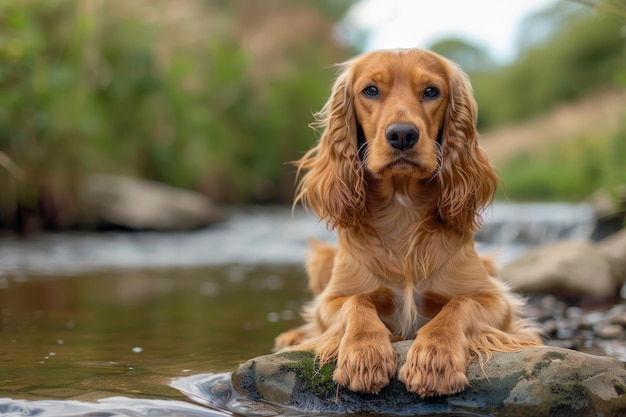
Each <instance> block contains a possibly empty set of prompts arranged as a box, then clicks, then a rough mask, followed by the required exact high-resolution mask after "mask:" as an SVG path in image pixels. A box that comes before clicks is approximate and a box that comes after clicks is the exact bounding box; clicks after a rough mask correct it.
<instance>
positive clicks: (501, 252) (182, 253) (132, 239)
mask: <svg viewBox="0 0 626 417" xmlns="http://www.w3.org/2000/svg"><path fill="white" fill-rule="evenodd" d="M484 220H485V222H484V227H483V230H482V231H481V232H479V233H478V234H477V236H476V237H477V241H478V242H479V246H478V249H479V251H483V252H493V251H494V250H495V251H497V254H498V256H499V259H500V262H502V263H506V262H508V261H510V260H512V259H514V258H515V257H516V256H518V255H519V254H520V253H522V252H523V251H525V250H527V249H528V248H529V247H532V246H534V245H538V244H543V243H547V242H551V241H555V240H559V239H568V238H586V237H588V236H590V234H591V232H592V230H593V227H594V215H593V211H592V210H591V208H590V206H588V205H573V204H543V203H542V204H502V203H496V204H494V205H493V206H492V208H490V209H489V210H488V211H487V212H485V213H484ZM310 237H316V238H318V239H321V240H326V241H331V242H332V241H333V240H334V235H333V234H332V233H330V232H328V231H327V230H326V228H325V226H324V225H323V224H320V223H319V222H318V220H317V218H316V217H315V216H314V215H313V214H307V213H305V212H304V211H303V210H301V209H298V210H296V211H295V212H294V213H293V215H292V213H291V209H290V208H288V207H271V208H234V209H232V210H231V213H230V216H229V219H228V220H227V221H226V222H224V223H221V224H218V225H215V226H213V227H210V228H206V229H202V230H196V231H190V232H176V233H156V232H139V233H125V232H101V233H77V232H72V233H44V234H40V235H35V236H31V237H29V238H27V239H20V238H9V237H5V238H0V275H2V274H7V273H11V274H16V273H17V274H19V273H36V274H67V273H69V274H73V273H82V272H89V271H101V270H111V269H127V268H170V267H200V266H209V265H225V264H292V263H301V262H303V260H304V257H305V255H306V251H307V239H308V238H310Z"/></svg>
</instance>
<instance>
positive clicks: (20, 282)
mask: <svg viewBox="0 0 626 417" xmlns="http://www.w3.org/2000/svg"><path fill="white" fill-rule="evenodd" d="M555 207H556V206H545V205H541V206H533V207H523V209H522V211H523V212H524V213H529V212H530V211H533V213H534V216H535V217H534V218H535V219H537V218H542V217H541V213H542V212H544V214H545V213H548V212H552V211H553V209H554V208H555ZM501 208H504V209H497V208H494V210H493V211H492V212H490V213H487V214H486V218H487V226H488V227H492V230H495V231H497V230H498V229H499V228H498V227H496V226H493V224H496V223H497V221H500V220H497V219H502V218H503V217H504V218H505V219H506V217H507V216H508V217H510V220H509V221H506V220H505V221H502V224H503V225H504V226H503V227H510V225H511V220H516V221H517V220H520V221H518V222H517V224H518V226H516V227H517V230H518V232H517V236H524V235H529V234H528V233H527V232H525V230H526V231H527V230H528V228H525V227H524V226H523V225H522V224H523V221H522V220H523V218H522V216H520V215H519V213H517V214H516V213H515V210H514V209H512V208H511V207H504V206H502V207H501ZM507 211H509V212H511V213H512V214H508V215H507V214H506V212H507ZM559 212H560V215H559V221H563V220H566V223H567V222H569V223H567V224H570V223H571V224H576V225H578V226H577V227H570V226H566V228H568V231H567V233H568V237H570V236H575V235H576V234H583V235H584V234H585V233H590V226H589V225H590V224H591V219H590V217H589V214H588V211H586V209H584V210H583V209H580V207H579V206H562V207H560V209H559ZM503 213H504V214H503ZM490 216H493V217H490ZM490 222H491V223H490ZM490 224H491V225H492V226H489V225H490ZM551 224H552V223H551ZM500 229H501V227H500ZM562 229H564V228H562ZM563 233H565V232H563ZM513 235H515V234H514V233H510V232H507V233H497V232H493V236H499V239H500V240H497V239H495V238H493V237H491V238H489V239H491V241H488V242H484V243H483V244H482V245H481V249H482V250H492V249H493V248H494V247H496V246H497V247H500V248H501V251H500V252H501V255H503V258H504V260H505V261H506V259H512V258H513V257H515V256H516V255H517V254H519V253H520V252H522V251H523V250H525V249H526V248H527V247H529V245H532V244H533V243H532V242H529V241H522V242H520V241H519V239H516V238H511V236H513ZM535 235H536V234H535ZM310 236H314V237H317V238H320V239H323V240H328V241H332V240H334V236H333V235H332V234H331V233H329V232H328V231H326V229H325V228H324V227H323V225H320V224H318V223H317V221H316V220H315V218H313V217H311V216H307V215H306V214H305V213H303V212H302V211H296V212H295V213H294V215H293V216H291V213H290V210H289V209H288V208H272V209H263V210H254V211H249V210H246V209H242V210H236V211H234V212H233V216H232V217H231V219H230V220H229V221H228V222H226V223H224V224H221V225H218V226H216V227H214V228H210V229H206V230H199V231H195V232H188V233H176V234H163V233H135V234H127V233H101V234H81V233H68V234H48V235H40V236H33V237H31V238H29V239H26V240H17V239H14V238H10V237H5V238H2V239H0V320H1V321H0V369H1V370H2V372H1V373H0V416H24V415H38V416H54V417H57V416H83V417H86V416H90V417H95V416H213V417H215V416H224V415H233V414H236V415H245V416H257V415H258V416H268V415H282V416H288V415H301V413H297V412H295V411H293V410H285V409H281V408H279V407H277V406H274V405H269V404H264V403H254V402H249V401H246V400H245V399H242V398H238V397H237V396H236V395H235V394H234V393H233V392H232V391H231V390H230V389H229V387H228V384H227V382H228V375H229V374H228V373H229V372H230V371H232V370H234V369H235V368H236V367H237V366H238V365H239V364H240V363H243V362H245V361H246V360H247V359H249V358H251V357H255V356H259V355H263V354H267V353H269V352H270V351H271V348H272V346H273V339H274V337H275V336H276V335H278V334H279V333H281V332H282V331H284V330H287V329H289V328H291V327H293V326H295V325H297V324H299V323H300V321H299V320H300V319H299V316H298V311H299V309H300V306H301V305H302V303H303V302H304V301H305V300H307V299H308V298H309V296H308V294H307V291H306V282H305V276H304V272H303V269H302V266H301V263H302V261H303V259H304V255H305V253H306V247H307V244H306V239H307V238H308V237H310ZM485 236H488V235H485ZM533 236H534V235H533ZM555 236H557V238H558V237H562V235H558V234H557V235H554V234H553V233H548V234H546V235H545V236H544V237H545V239H548V240H549V239H552V238H555ZM503 239H504V240H503ZM506 239H510V240H509V241H507V240H506ZM483 240H487V238H484V239H483Z"/></svg>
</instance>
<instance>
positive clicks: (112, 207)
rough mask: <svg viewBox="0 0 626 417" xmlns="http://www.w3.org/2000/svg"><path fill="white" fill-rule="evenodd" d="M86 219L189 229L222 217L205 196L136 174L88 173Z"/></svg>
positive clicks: (138, 226)
mask: <svg viewBox="0 0 626 417" xmlns="http://www.w3.org/2000/svg"><path fill="white" fill-rule="evenodd" d="M81 197H82V203H83V205H84V206H85V208H86V210H87V212H88V213H89V214H88V215H87V216H86V217H87V218H88V222H90V223H94V222H95V223H96V224H104V225H107V226H113V227H122V228H126V229H131V230H135V229H137V230H158V231H167V230H189V229H197V228H200V227H204V226H208V225H211V224H213V223H215V222H218V221H221V220H223V218H224V214H223V213H222V211H221V210H219V209H218V208H217V207H216V206H215V205H214V204H213V203H212V202H211V200H209V199H208V198H207V197H205V196H203V195H201V194H198V193H194V192H192V191H189V190H183V189H178V188H175V187H171V186H168V185H165V184H161V183H156V182H152V181H145V180H140V179H135V178H127V177H118V176H113V175H91V176H89V177H87V179H86V180H85V183H84V185H83V189H82V193H81Z"/></svg>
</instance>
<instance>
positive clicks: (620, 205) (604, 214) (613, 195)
mask: <svg viewBox="0 0 626 417" xmlns="http://www.w3.org/2000/svg"><path fill="white" fill-rule="evenodd" d="M589 203H591V206H592V207H593V211H594V213H595V217H596V219H597V220H596V225H595V228H594V230H593V232H592V234H591V238H592V239H593V240H601V239H604V238H606V237H607V236H610V235H611V234H613V233H615V232H617V231H619V230H620V229H622V228H623V227H624V221H625V220H626V184H623V185H619V186H616V187H611V188H610V189H607V188H602V189H600V190H598V191H596V192H595V193H593V194H592V195H591V196H590V197H589Z"/></svg>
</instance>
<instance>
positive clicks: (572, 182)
mask: <svg viewBox="0 0 626 417" xmlns="http://www.w3.org/2000/svg"><path fill="white" fill-rule="evenodd" d="M624 161H626V128H623V129H622V130H620V131H619V132H617V133H614V134H606V135H599V136H586V137H582V138H579V139H574V140H571V141H568V142H561V143H558V144H546V145H544V146H540V147H537V148H534V149H532V150H529V151H526V152H524V153H521V154H518V155H516V156H514V157H512V158H510V159H509V160H506V161H504V162H503V163H501V164H499V166H498V174H499V175H500V177H501V178H502V181H503V182H504V187H500V189H499V190H498V194H497V196H496V199H498V200H510V201H518V202H522V201H572V202H574V201H582V200H585V199H586V198H588V197H589V196H590V195H591V194H593V193H594V192H595V191H596V190H598V189H600V188H608V189H609V190H610V189H612V188H614V187H616V186H618V185H620V184H626V169H624Z"/></svg>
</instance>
